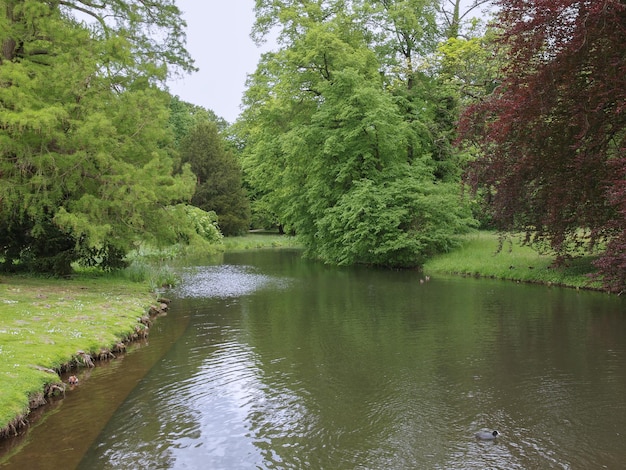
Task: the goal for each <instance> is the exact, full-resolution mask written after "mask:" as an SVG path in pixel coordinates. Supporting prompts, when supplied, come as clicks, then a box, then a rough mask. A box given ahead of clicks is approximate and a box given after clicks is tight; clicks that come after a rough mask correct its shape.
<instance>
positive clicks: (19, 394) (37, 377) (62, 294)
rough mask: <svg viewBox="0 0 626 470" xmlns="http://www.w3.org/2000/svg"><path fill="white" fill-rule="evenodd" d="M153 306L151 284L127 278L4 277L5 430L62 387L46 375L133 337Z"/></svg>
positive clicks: (0, 307)
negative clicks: (36, 399) (50, 387)
mask: <svg viewBox="0 0 626 470" xmlns="http://www.w3.org/2000/svg"><path fill="white" fill-rule="evenodd" d="M153 301H154V295H153V294H150V292H149V289H148V287H147V285H146V283H133V282H128V281H127V280H125V279H122V278H113V277H102V276H100V277H92V278H90V277H87V276H82V277H78V278H75V279H70V280H61V279H42V278H32V277H22V276H1V277H0V357H1V360H0V430H1V429H6V428H7V426H9V425H10V424H11V423H15V422H16V420H19V418H20V416H24V415H26V414H27V413H28V410H29V399H30V397H32V396H34V395H36V394H40V393H41V392H42V391H43V389H44V387H45V385H46V384H49V383H54V382H58V381H59V377H58V376H57V374H56V373H52V372H51V371H49V370H48V371H46V369H58V368H59V367H60V366H61V365H63V364H66V363H68V362H69V361H71V360H72V358H73V357H74V356H76V353H77V352H78V351H81V350H82V351H85V352H86V353H91V354H97V353H98V352H99V351H100V348H101V347H111V346H112V345H114V344H115V343H117V342H119V341H120V340H121V339H122V338H125V337H127V336H128V335H129V334H130V333H132V332H133V331H134V329H135V326H137V324H138V323H137V322H138V318H140V317H141V316H143V315H145V313H146V311H147V307H148V306H149V305H150V304H151V303H152V302H153Z"/></svg>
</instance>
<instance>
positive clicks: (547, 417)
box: [5, 251, 626, 470]
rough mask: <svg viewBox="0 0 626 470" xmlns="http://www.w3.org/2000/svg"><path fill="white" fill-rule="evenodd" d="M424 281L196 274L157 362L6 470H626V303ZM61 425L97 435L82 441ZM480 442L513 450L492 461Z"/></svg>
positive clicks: (112, 376)
mask: <svg viewBox="0 0 626 470" xmlns="http://www.w3.org/2000/svg"><path fill="white" fill-rule="evenodd" d="M419 279H420V274H419V273H417V272H393V271H391V272H390V271H378V270H366V269H335V268H328V267H324V266H320V265H318V264H314V263H308V262H305V261H302V260H301V259H300V258H299V253H298V252H292V251H278V252H276V251H260V252H253V253H242V254H228V255H225V257H224V259H223V261H222V262H220V263H217V264H215V265H210V266H202V267H191V268H186V269H185V270H184V282H183V283H182V285H181V287H180V288H179V289H178V290H176V291H175V292H172V293H170V294H168V295H170V296H171V297H172V298H173V300H174V301H173V303H172V305H171V308H170V313H169V315H168V316H167V317H165V318H163V319H160V320H159V322H157V325H161V326H160V328H161V331H156V332H153V334H152V335H151V340H150V341H151V344H150V345H149V346H148V347H146V348H142V349H141V350H139V351H137V352H136V353H133V354H131V355H129V356H128V357H127V358H125V359H124V361H121V362H120V366H116V367H110V368H109V369H111V371H109V372H106V373H104V372H102V373H101V372H98V374H104V375H103V378H100V377H98V376H97V375H98V374H97V373H96V372H97V371H98V369H96V371H94V372H93V373H92V375H93V376H94V377H92V378H89V380H87V381H85V385H84V387H85V388H83V389H81V390H78V391H76V392H75V393H73V394H71V395H70V396H68V397H67V398H66V399H65V400H64V403H62V404H61V405H60V406H59V407H58V408H59V411H58V412H55V413H52V414H51V415H54V416H53V417H52V418H50V419H46V420H45V421H44V422H43V423H42V424H40V425H39V426H38V427H37V428H35V429H33V432H32V433H31V434H32V436H30V437H29V442H30V443H31V444H27V445H24V446H23V449H21V450H20V451H19V452H18V453H16V455H15V456H14V457H13V458H11V459H9V460H8V461H6V462H5V465H7V466H14V467H15V468H18V466H19V467H24V465H25V464H26V463H27V462H29V463H30V464H29V465H28V467H27V468H58V466H64V468H73V467H75V468H79V469H89V470H92V469H120V468H129V469H130V468H132V469H144V468H145V469H157V468H158V469H170V468H172V469H196V468H198V469H239V468H241V469H248V468H252V469H254V468H261V469H404V468H406V469H413V468H415V469H444V468H450V469H484V468H494V469H496V468H501V469H535V468H536V469H551V468H555V469H570V468H571V469H590V468H623V467H624V465H625V464H626V367H625V359H626V303H625V302H624V300H623V299H621V298H617V297H610V296H607V295H604V294H598V293H589V292H580V293H578V292H576V291H572V290H563V289H550V288H547V287H540V286H527V285H516V284H511V283H505V282H493V281H486V280H473V279H458V278H449V279H442V278H435V279H432V280H431V281H430V282H426V283H423V284H420V282H419ZM155 334H156V337H155ZM151 350H152V351H153V352H149V351H151ZM124 363H127V364H130V366H128V367H130V369H129V368H128V367H127V366H126V365H125V364H124ZM134 363H137V364H143V368H140V367H139V366H137V367H138V368H140V369H141V372H137V373H133V371H132V364H134ZM113 369H114V370H113ZM129 374H130V375H129ZM120 383H122V384H123V387H122V388H123V391H121V392H120V393H117V394H113V395H114V396H113V395H112V396H111V397H110V398H107V396H106V393H111V392H110V390H111V385H112V384H113V385H114V386H115V384H120ZM107 384H108V386H107ZM81 387H83V385H81ZM89 387H91V391H90V389H89ZM96 390H99V391H101V392H102V393H103V397H102V398H98V405H97V406H98V408H97V410H96V411H94V406H96V405H94V404H93V402H94V398H93V396H91V403H92V405H91V406H87V405H86V404H85V403H83V404H82V405H81V406H73V407H72V405H71V403H79V402H80V400H81V398H79V397H83V398H82V399H83V400H88V398H87V397H88V396H90V395H93V393H96ZM106 390H109V392H106ZM65 401H67V402H68V403H65ZM68 410H71V412H69V411H68ZM55 411H56V410H55ZM55 420H57V421H59V420H60V421H63V420H65V421H67V422H68V423H69V426H67V427H68V428H73V427H79V428H80V431H79V432H77V433H75V434H76V436H75V438H74V439H75V440H74V441H71V438H70V437H68V436H69V434H71V432H72V431H71V429H64V430H63V433H58V432H56V433H55V431H54V429H55V428H57V427H58V424H55ZM96 422H97V423H98V424H95V423H96ZM72 423H75V424H76V426H72ZM85 423H89V424H90V425H89V426H85ZM85 428H89V431H87V430H86V429H85ZM481 429H489V430H492V429H497V430H498V431H500V432H501V433H502V437H501V438H500V439H499V440H498V441H496V442H477V441H476V440H475V439H474V438H473V435H474V433H475V432H476V431H478V430H481ZM37 433H39V434H40V436H39V437H37ZM56 434H60V435H59V436H56V437H55V435H56ZM81 436H83V437H82V439H81ZM55 439H61V440H60V443H55ZM68 439H70V443H68V442H66V441H67V440H68ZM43 442H46V443H47V444H43ZM76 442H80V444H77V443H76ZM50 443H51V444H50ZM64 443H65V444H64ZM48 447H49V448H48ZM46 448H47V449H48V450H46ZM63 452H65V459H64V460H59V456H63ZM55 459H56V460H58V461H55ZM33 462H34V463H35V464H36V465H35V466H33Z"/></svg>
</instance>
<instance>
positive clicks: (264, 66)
mask: <svg viewBox="0 0 626 470" xmlns="http://www.w3.org/2000/svg"><path fill="white" fill-rule="evenodd" d="M438 7H439V4H438V2H436V1H423V0H412V1H408V2H389V1H363V2H350V3H349V4H348V3H346V2H343V1H327V2H314V1H305V2H291V1H283V2H265V1H260V0H258V1H257V2H256V12H257V23H256V28H255V33H256V34H257V38H259V39H262V37H263V36H264V35H265V34H267V32H268V31H270V30H271V29H272V28H277V29H278V38H279V42H280V44H281V48H280V49H279V50H278V51H276V52H273V53H268V54H266V55H265V56H264V58H263V60H262V61H261V63H260V64H259V67H258V69H257V71H256V73H255V74H254V75H253V76H252V77H251V78H250V81H249V88H248V90H247V93H246V97H245V105H246V109H245V111H244V113H243V118H242V120H241V121H240V122H239V123H238V135H239V138H240V139H241V141H242V142H243V143H244V150H243V155H244V160H243V162H244V171H245V174H246V180H247V183H248V184H249V186H250V188H251V193H252V195H253V209H254V211H255V212H256V213H257V214H258V213H263V214H265V217H266V218H265V220H266V223H269V222H270V221H273V222H274V223H276V224H278V225H281V226H283V227H284V228H285V229H286V230H290V231H294V232H295V233H297V234H298V236H299V237H300V238H301V240H302V241H303V242H304V244H305V246H306V248H307V253H308V254H309V255H311V256H313V257H317V258H320V259H322V260H324V261H326V262H329V263H336V264H353V263H366V264H375V265H385V266H402V267H407V266H417V265H419V264H420V263H421V262H423V260H424V258H425V257H426V256H428V255H431V254H433V253H435V252H437V251H442V250H447V249H449V248H450V247H451V246H453V244H454V237H455V235H456V234H458V233H460V232H463V231H464V230H467V228H468V227H469V226H470V225H471V220H470V219H471V218H470V217H469V215H468V212H467V210H466V205H465V203H464V201H463V198H462V196H461V191H460V186H459V175H460V163H461V161H462V156H461V155H460V154H458V152H456V151H455V150H454V149H453V147H452V145H450V143H451V141H452V140H453V139H454V137H455V135H454V124H455V119H456V113H457V101H458V95H456V94H455V93H452V92H450V90H448V89H447V88H446V87H445V86H444V83H443V82H442V81H440V80H439V79H438V77H436V76H434V75H432V74H430V73H427V68H428V67H427V66H426V62H427V61H426V59H427V57H432V56H433V55H434V52H435V50H436V44H437V39H438V38H439V37H441V38H443V33H441V32H440V31H439V30H438V25H437V22H436V18H437V13H438Z"/></svg>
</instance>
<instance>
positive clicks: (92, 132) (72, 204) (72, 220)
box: [0, 0, 194, 274]
mask: <svg viewBox="0 0 626 470" xmlns="http://www.w3.org/2000/svg"><path fill="white" fill-rule="evenodd" d="M107 5H108V6H107V7H105V6H104V5H100V4H96V3H92V2H84V3H83V2H76V3H73V4H72V3H70V2H41V1H34V0H12V1H7V2H5V3H4V7H3V9H2V10H0V24H1V25H2V26H3V27H2V28H0V44H2V57H1V62H0V110H1V113H0V152H1V154H0V175H1V177H2V185H1V186H0V256H2V257H3V258H4V266H5V268H7V269H11V268H13V267H15V266H14V262H15V261H19V262H20V263H21V265H22V266H26V267H30V268H32V269H36V270H40V271H48V272H55V273H57V274H64V273H67V272H69V271H70V270H71V267H70V265H71V262H72V261H75V260H79V259H82V260H83V261H84V262H86V263H88V264H94V263H95V264H99V265H100V266H102V267H105V268H112V267H116V266H119V265H120V264H121V262H122V258H123V256H124V253H125V252H126V251H127V250H128V249H129V248H130V247H132V245H133V242H135V241H136V240H137V239H138V238H139V237H141V238H142V239H146V238H147V239H152V240H153V241H157V240H162V241H165V240H170V241H171V240H174V239H175V238H176V233H175V231H174V230H172V228H171V227H172V226H175V225H176V224H178V223H179V221H176V220H175V219H174V218H173V214H174V212H173V211H168V210H167V206H168V205H169V204H170V203H174V202H179V201H184V200H185V199H188V198H190V197H191V193H192V191H193V184H194V179H193V176H192V175H191V172H190V171H189V170H188V169H186V170H184V172H183V173H181V175H180V176H178V177H173V176H172V170H173V162H172V158H171V150H172V149H171V144H170V143H171V134H169V132H168V131H167V118H168V110H167V103H168V100H169V96H168V95H167V94H166V93H165V92H163V91H161V90H159V89H158V87H157V85H158V83H159V82H162V81H163V80H164V78H165V76H166V75H167V70H168V69H167V65H168V64H172V66H173V67H181V68H183V69H189V68H190V67H191V65H190V63H189V62H188V55H186V54H185V53H184V50H183V49H181V48H182V41H183V39H184V36H178V37H173V36H172V37H169V36H168V38H167V40H166V41H165V43H164V42H157V41H155V40H154V38H153V39H150V38H149V37H148V36H146V34H145V31H148V29H150V28H148V29H145V30H144V28H147V27H148V26H150V25H151V26H152V28H151V29H150V30H151V31H159V33H158V34H161V33H164V32H165V31H170V33H171V34H173V35H177V34H178V33H179V32H180V30H179V26H180V22H179V19H178V18H176V17H175V15H176V12H177V9H175V7H173V4H172V3H171V2H168V1H163V2H150V3H149V4H148V3H147V2H136V3H134V2H108V3H107ZM77 12H82V13H83V14H87V15H89V16H92V17H96V18H98V19H99V20H98V21H97V22H96V24H95V25H91V26H89V25H86V24H84V23H80V22H78V21H77V20H76V19H74V18H73V17H72V16H71V15H72V14H75V13H77ZM137 13H142V14H144V15H145V17H142V18H139V17H138V16H137ZM124 15H127V16H126V17H125V16H124ZM168 15H173V16H168ZM112 18H115V19H116V21H112ZM172 54H174V55H176V57H174V56H173V55H172ZM179 54H180V55H179Z"/></svg>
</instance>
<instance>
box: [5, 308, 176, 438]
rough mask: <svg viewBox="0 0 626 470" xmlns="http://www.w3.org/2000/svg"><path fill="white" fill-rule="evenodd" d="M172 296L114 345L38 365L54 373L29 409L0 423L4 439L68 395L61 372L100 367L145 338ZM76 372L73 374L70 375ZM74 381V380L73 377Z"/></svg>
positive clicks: (32, 398) (147, 310) (31, 398)
mask: <svg viewBox="0 0 626 470" xmlns="http://www.w3.org/2000/svg"><path fill="white" fill-rule="evenodd" d="M169 304H170V300H169V299H167V298H164V297H159V298H157V299H156V303H155V304H152V305H150V306H147V307H146V308H145V315H143V316H141V317H139V318H138V319H137V324H136V325H135V327H134V328H132V329H130V330H129V331H128V332H126V333H125V334H124V335H122V336H120V337H119V338H118V342H117V343H116V344H115V345H114V346H113V347H110V345H105V344H103V345H100V349H99V351H88V352H85V351H77V353H76V354H75V355H74V356H72V357H70V358H68V359H67V361H66V362H64V363H62V364H61V365H60V366H59V367H57V368H55V369H48V368H44V367H38V369H40V370H42V371H45V372H48V373H50V375H51V380H50V382H47V383H46V384H44V386H43V388H42V390H41V391H38V392H35V393H32V394H30V395H29V396H28V401H29V405H28V410H26V411H25V412H24V413H20V414H18V415H17V416H15V417H14V418H13V419H12V420H11V421H9V423H8V424H6V425H3V426H1V427H0V440H4V439H10V438H12V437H16V436H18V435H19V433H20V432H22V431H24V430H25V429H26V428H28V426H29V425H30V424H31V423H29V421H28V416H29V415H30V413H31V412H32V411H33V410H35V409H37V408H39V407H41V406H44V405H45V404H46V403H47V399H49V398H52V397H54V396H58V395H64V394H65V390H66V388H67V386H68V385H72V384H71V383H69V384H66V383H65V382H63V380H62V379H61V375H62V374H64V373H67V372H70V371H72V370H75V369H76V370H78V369H80V368H82V367H96V365H97V364H98V363H100V362H104V361H109V360H114V359H116V358H117V357H116V356H115V354H119V353H124V352H125V351H126V346H128V345H130V344H132V343H134V342H137V341H141V340H143V339H145V338H146V337H147V335H148V330H149V328H150V327H151V326H152V324H153V323H154V321H155V320H156V319H157V317H159V316H161V315H165V314H167V311H168V309H169ZM72 377H73V376H71V377H70V379H71V378H72ZM70 382H71V380H70Z"/></svg>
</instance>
